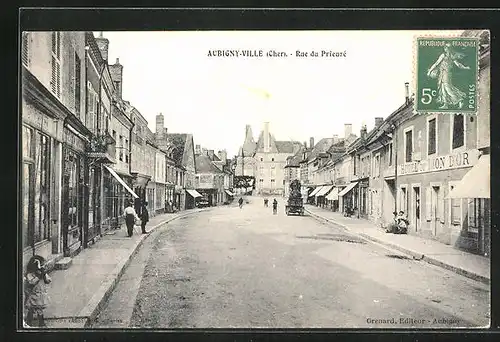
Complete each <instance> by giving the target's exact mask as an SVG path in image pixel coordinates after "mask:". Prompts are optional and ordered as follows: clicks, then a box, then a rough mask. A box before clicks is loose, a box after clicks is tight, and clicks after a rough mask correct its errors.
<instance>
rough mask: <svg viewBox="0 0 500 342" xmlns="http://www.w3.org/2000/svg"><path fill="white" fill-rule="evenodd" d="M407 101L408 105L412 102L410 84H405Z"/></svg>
mask: <svg viewBox="0 0 500 342" xmlns="http://www.w3.org/2000/svg"><path fill="white" fill-rule="evenodd" d="M405 99H406V103H407V104H408V103H409V102H410V83H408V82H405Z"/></svg>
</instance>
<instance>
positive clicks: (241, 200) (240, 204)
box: [238, 197, 243, 209]
mask: <svg viewBox="0 0 500 342" xmlns="http://www.w3.org/2000/svg"><path fill="white" fill-rule="evenodd" d="M238 204H239V206H240V209H241V208H243V197H240V199H239V200H238Z"/></svg>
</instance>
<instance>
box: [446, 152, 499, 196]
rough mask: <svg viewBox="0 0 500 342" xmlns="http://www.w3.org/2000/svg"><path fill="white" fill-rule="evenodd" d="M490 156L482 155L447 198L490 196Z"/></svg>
mask: <svg viewBox="0 0 500 342" xmlns="http://www.w3.org/2000/svg"><path fill="white" fill-rule="evenodd" d="M490 187H491V184H490V156H489V155H482V156H481V157H479V160H478V162H477V163H476V165H474V166H473V167H472V169H470V170H469V171H468V172H467V173H466V174H465V176H464V177H463V178H462V180H461V181H460V182H459V183H458V184H457V186H456V187H454V188H453V190H451V192H450V194H449V195H448V198H490Z"/></svg>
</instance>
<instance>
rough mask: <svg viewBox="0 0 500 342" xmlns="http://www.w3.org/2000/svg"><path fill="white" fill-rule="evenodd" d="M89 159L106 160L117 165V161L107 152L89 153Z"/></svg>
mask: <svg viewBox="0 0 500 342" xmlns="http://www.w3.org/2000/svg"><path fill="white" fill-rule="evenodd" d="M87 157H89V158H91V159H105V160H106V161H107V162H108V163H110V164H116V160H114V159H113V157H111V156H110V155H109V154H108V153H105V152H88V153H87Z"/></svg>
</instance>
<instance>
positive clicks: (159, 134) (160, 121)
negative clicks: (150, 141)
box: [155, 113, 165, 140]
mask: <svg viewBox="0 0 500 342" xmlns="http://www.w3.org/2000/svg"><path fill="white" fill-rule="evenodd" d="M155 128H156V139H158V140H163V138H164V133H165V119H164V118H163V114H162V113H160V114H158V115H157V116H156V127H155Z"/></svg>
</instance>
